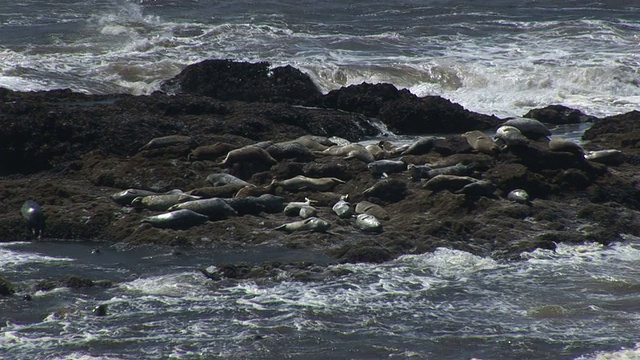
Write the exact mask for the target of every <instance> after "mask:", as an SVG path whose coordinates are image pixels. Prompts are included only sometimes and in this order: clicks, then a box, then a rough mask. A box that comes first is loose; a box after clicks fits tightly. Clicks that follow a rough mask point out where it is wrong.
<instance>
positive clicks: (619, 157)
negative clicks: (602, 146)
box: [584, 149, 625, 165]
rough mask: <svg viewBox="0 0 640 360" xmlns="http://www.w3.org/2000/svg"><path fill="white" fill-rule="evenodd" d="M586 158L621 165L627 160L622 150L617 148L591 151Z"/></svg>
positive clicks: (606, 163)
mask: <svg viewBox="0 0 640 360" xmlns="http://www.w3.org/2000/svg"><path fill="white" fill-rule="evenodd" d="M584 158H585V159H587V160H589V161H595V162H599V163H601V164H605V165H620V164H622V163H623V162H624V161H625V156H624V154H623V153H622V151H620V150H616V149H607V150H597V151H589V152H587V153H586V154H585V155H584Z"/></svg>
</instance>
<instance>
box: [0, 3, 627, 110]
mask: <svg viewBox="0 0 640 360" xmlns="http://www.w3.org/2000/svg"><path fill="white" fill-rule="evenodd" d="M638 30H640V5H639V4H636V3H635V2H633V1H587V2H585V1H562V2H558V1H553V0H538V1H514V0H502V1H496V0H494V1H485V2H477V1H471V0H456V1H434V0H431V1H415V0H409V1H384V2H383V1H350V2H344V1H321V2H317V1H304V0H303V1H247V0H244V1H231V2H229V1H197V0H190V1H189V0H187V1H165V0H157V1H152V0H143V1H134V0H57V1H53V2H51V1H47V2H43V1H38V0H27V1H20V2H12V1H4V2H2V3H0V86H5V87H9V88H12V89H19V90H29V89H50V88H59V87H69V88H72V89H75V90H78V91H84V92H89V93H110V92H129V93H134V94H144V93H150V92H151V91H153V90H155V89H157V88H158V86H159V83H160V82H161V81H162V80H165V79H167V78H170V77H172V76H173V75H175V74H177V73H178V72H179V71H180V70H181V69H182V68H183V67H184V66H186V65H188V64H190V63H194V62H197V61H201V60H204V59H207V58H225V59H236V60H249V61H269V62H271V63H272V64H273V65H274V66H278V65H293V66H295V67H298V68H300V69H302V70H303V71H305V72H307V73H308V74H309V75H310V76H311V77H312V78H313V79H314V81H315V82H316V83H317V84H318V86H319V87H320V88H321V89H322V90H324V91H328V90H331V89H335V88H338V87H340V86H344V85H349V84H358V83H361V82H363V81H367V82H390V83H393V84H395V85H396V86H398V87H401V88H408V89H409V90H411V91H412V92H414V93H416V94H417V95H427V94H430V95H442V96H444V97H445V98H448V99H450V100H452V101H454V102H458V103H460V104H462V105H463V106H465V107H467V108H469V109H471V110H474V111H479V112H483V113H487V114H492V113H495V114H496V115H499V116H519V115H522V114H524V113H525V112H526V111H527V110H529V109H530V108H533V107H543V106H546V105H550V104H556V103H558V104H564V105H567V106H571V107H576V108H579V109H582V110H583V111H585V112H587V113H590V114H593V115H597V116H602V115H612V114H618V113H623V112H627V111H630V110H634V109H636V107H637V104H638V102H639V100H640V87H639V84H640V76H639V74H638V68H639V66H638V65H639V63H640V58H639V56H638V51H637V49H638V46H639V45H640V37H639V35H638V34H639V33H640V32H639V31H638Z"/></svg>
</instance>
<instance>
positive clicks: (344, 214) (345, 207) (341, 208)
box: [331, 195, 353, 219]
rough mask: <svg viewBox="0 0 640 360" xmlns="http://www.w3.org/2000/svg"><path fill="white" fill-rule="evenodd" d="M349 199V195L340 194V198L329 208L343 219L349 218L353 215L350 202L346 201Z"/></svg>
mask: <svg viewBox="0 0 640 360" xmlns="http://www.w3.org/2000/svg"><path fill="white" fill-rule="evenodd" d="M348 199H349V195H342V196H340V200H338V202H336V203H335V204H334V205H333V207H332V208H331V210H333V212H334V213H336V215H338V217H341V218H343V219H347V218H350V217H351V216H352V215H353V211H352V210H351V204H350V203H349V202H348V201H347V200H348Z"/></svg>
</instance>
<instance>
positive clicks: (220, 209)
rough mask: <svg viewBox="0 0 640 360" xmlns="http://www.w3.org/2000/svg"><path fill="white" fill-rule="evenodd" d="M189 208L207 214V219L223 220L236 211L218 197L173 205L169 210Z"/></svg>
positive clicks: (234, 214)
mask: <svg viewBox="0 0 640 360" xmlns="http://www.w3.org/2000/svg"><path fill="white" fill-rule="evenodd" d="M181 209H189V210H193V211H195V212H197V213H200V214H202V215H207V216H208V217H209V220H224V219H227V218H229V217H231V216H236V215H238V213H237V212H236V211H235V210H234V209H233V208H232V207H231V206H229V204H227V203H226V202H225V201H224V200H222V199H220V198H211V199H200V200H192V201H187V202H183V203H180V204H176V205H173V206H172V207H170V208H169V211H174V210H181Z"/></svg>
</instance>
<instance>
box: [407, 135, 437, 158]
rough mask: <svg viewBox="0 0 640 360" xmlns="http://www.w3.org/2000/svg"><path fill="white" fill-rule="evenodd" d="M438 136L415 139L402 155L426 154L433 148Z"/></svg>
mask: <svg viewBox="0 0 640 360" xmlns="http://www.w3.org/2000/svg"><path fill="white" fill-rule="evenodd" d="M436 139H437V138H436V137H434V136H428V137H423V138H420V139H418V140H416V141H414V142H413V143H412V144H410V145H409V147H408V148H407V149H406V150H404V151H403V152H402V155H424V154H426V153H428V152H429V151H431V149H433V145H434V144H435V141H436Z"/></svg>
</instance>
